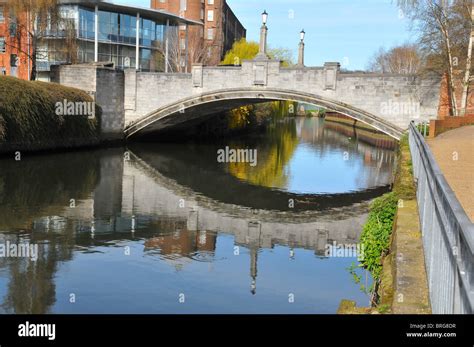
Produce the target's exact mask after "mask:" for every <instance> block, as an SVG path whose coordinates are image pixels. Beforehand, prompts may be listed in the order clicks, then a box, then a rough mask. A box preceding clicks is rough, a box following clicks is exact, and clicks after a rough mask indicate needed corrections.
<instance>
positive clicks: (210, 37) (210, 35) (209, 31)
mask: <svg viewBox="0 0 474 347" xmlns="http://www.w3.org/2000/svg"><path fill="white" fill-rule="evenodd" d="M207 39H208V40H214V29H213V28H209V29H207Z"/></svg>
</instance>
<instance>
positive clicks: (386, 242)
mask: <svg viewBox="0 0 474 347" xmlns="http://www.w3.org/2000/svg"><path fill="white" fill-rule="evenodd" d="M397 203H398V197H397V195H396V194H395V193H394V192H391V193H387V194H384V195H382V196H381V197H378V198H376V199H374V200H373V201H372V203H371V204H370V208H369V216H368V219H367V222H366V223H365V225H364V228H363V230H362V234H361V237H360V243H361V244H362V245H363V247H364V248H363V250H364V257H363V260H362V261H361V265H362V266H363V267H365V268H366V269H367V270H369V271H370V272H371V274H372V277H373V279H374V282H376V281H377V280H378V279H379V278H380V273H381V271H382V261H381V260H382V256H383V255H384V254H386V252H387V251H388V249H389V247H390V236H391V234H392V229H393V221H394V218H395V213H396V211H397Z"/></svg>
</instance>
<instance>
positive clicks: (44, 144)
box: [0, 76, 102, 154]
mask: <svg viewBox="0 0 474 347" xmlns="http://www.w3.org/2000/svg"><path fill="white" fill-rule="evenodd" d="M100 121H101V109H100V108H99V107H98V106H96V105H95V103H94V100H93V99H92V97H91V96H89V95H88V94H87V93H85V92H84V91H81V90H78V89H74V88H69V87H64V86H61V85H58V84H55V83H44V82H38V81H34V82H28V81H23V80H19V79H16V78H12V77H6V76H1V77H0V154H5V153H8V152H16V151H20V152H21V151H45V150H62V149H71V148H83V147H93V146H97V145H99V144H100V143H101V142H102V140H101V134H100Z"/></svg>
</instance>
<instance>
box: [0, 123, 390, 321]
mask: <svg viewBox="0 0 474 347" xmlns="http://www.w3.org/2000/svg"><path fill="white" fill-rule="evenodd" d="M364 136H365V137H366V136H367V134H358V133H357V132H355V131H354V129H352V128H345V127H343V126H340V125H337V124H334V123H328V122H326V123H324V121H321V120H319V119H313V118H311V119H310V118H297V119H291V120H283V121H280V122H278V123H276V124H274V125H273V126H272V127H271V129H269V131H268V132H267V133H265V134H260V135H254V136H251V137H246V138H242V139H240V140H238V141H237V140H235V139H233V140H229V141H225V142H223V143H220V144H212V145H210V144H193V143H185V144H132V145H130V146H129V147H128V148H113V149H102V150H93V151H78V152H71V153H63V154H50V155H35V156H24V157H23V159H22V161H20V162H15V161H14V160H12V159H9V158H3V159H0V245H12V244H13V245H23V244H25V245H31V246H33V247H35V246H37V250H38V254H37V256H38V259H37V260H36V261H31V256H30V258H27V257H23V258H20V257H14V256H10V257H0V304H1V305H0V312H7V313H11V312H13V313H47V312H53V313H335V312H336V310H337V307H338V305H339V302H340V300H341V299H351V300H355V301H357V302H358V304H360V305H366V304H367V302H368V298H367V295H366V294H364V293H363V292H362V291H360V289H359V285H358V284H356V283H354V281H353V279H352V276H351V274H350V273H349V271H348V270H347V268H348V267H349V266H350V265H351V264H352V263H357V259H356V258H353V257H327V256H326V255H327V254H326V253H325V251H326V250H327V247H328V245H333V244H334V242H336V243H337V244H355V243H357V241H358V238H359V235H360V231H361V226H362V224H363V222H364V220H365V219H366V214H367V204H368V202H369V201H370V199H372V198H374V197H376V196H378V195H381V194H383V193H384V192H385V191H387V190H388V185H389V184H390V182H391V179H392V175H391V171H392V165H393V160H394V153H393V151H392V150H391V149H387V148H386V147H390V145H387V143H390V141H388V140H387V139H384V140H383V141H381V140H380V139H378V140H377V141H378V142H377V144H376V145H371V144H368V143H367V142H364V141H362V139H364V140H367V139H366V138H365V137H364ZM377 136H378V135H377ZM369 137H370V135H369ZM369 140H370V139H369ZM392 145H393V144H392ZM223 146H229V147H232V148H256V149H257V151H258V152H257V153H258V163H257V165H256V166H255V167H251V166H250V165H248V164H245V163H230V164H229V163H217V161H216V151H217V150H218V149H220V148H223ZM360 273H361V275H362V282H363V284H367V285H370V276H368V275H366V274H365V273H364V272H360Z"/></svg>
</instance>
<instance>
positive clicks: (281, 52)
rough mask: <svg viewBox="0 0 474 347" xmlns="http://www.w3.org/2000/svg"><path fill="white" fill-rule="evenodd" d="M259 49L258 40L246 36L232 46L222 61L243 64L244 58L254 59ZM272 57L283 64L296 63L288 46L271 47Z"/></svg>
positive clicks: (228, 63) (223, 62)
mask: <svg viewBox="0 0 474 347" xmlns="http://www.w3.org/2000/svg"><path fill="white" fill-rule="evenodd" d="M258 51H259V45H258V43H257V42H253V41H247V40H245V38H243V39H241V40H239V41H237V42H235V43H234V45H233V46H232V49H230V50H229V51H228V52H227V53H226V55H225V57H224V60H223V61H222V62H221V65H241V64H242V61H243V60H252V59H254V58H255V57H256V56H257V54H258ZM268 55H269V56H270V58H271V59H275V60H280V61H281V62H282V65H283V66H291V65H294V62H293V53H292V52H291V50H289V49H287V48H271V49H269V50H268Z"/></svg>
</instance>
